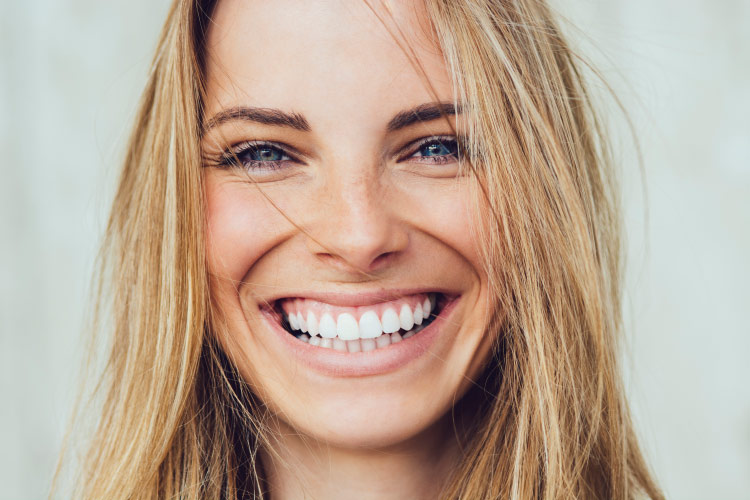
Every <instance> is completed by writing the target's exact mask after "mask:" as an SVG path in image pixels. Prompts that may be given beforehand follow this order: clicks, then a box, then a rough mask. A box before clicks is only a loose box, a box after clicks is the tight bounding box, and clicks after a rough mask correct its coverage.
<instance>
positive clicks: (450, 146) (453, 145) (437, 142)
mask: <svg viewBox="0 0 750 500" xmlns="http://www.w3.org/2000/svg"><path fill="white" fill-rule="evenodd" d="M409 151H410V153H407V154H406V155H405V156H404V157H403V158H402V161H404V160H412V159H413V160H416V161H418V162H421V163H449V162H455V161H458V159H459V157H460V154H461V152H460V148H459V145H458V140H456V138H455V137H428V138H427V139H423V140H421V141H418V142H417V144H416V146H415V147H413V148H409Z"/></svg>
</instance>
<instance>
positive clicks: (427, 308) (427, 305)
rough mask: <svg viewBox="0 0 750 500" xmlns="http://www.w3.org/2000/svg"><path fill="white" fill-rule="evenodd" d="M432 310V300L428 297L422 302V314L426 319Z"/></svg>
mask: <svg viewBox="0 0 750 500" xmlns="http://www.w3.org/2000/svg"><path fill="white" fill-rule="evenodd" d="M431 312H432V302H431V301H430V297H427V298H426V299H424V302H422V315H423V316H424V319H427V318H429V317H430V313H431Z"/></svg>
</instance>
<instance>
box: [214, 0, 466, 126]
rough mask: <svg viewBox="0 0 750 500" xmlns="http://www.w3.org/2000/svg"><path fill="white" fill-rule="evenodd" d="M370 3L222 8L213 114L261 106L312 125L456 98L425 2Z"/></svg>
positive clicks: (278, 1)
mask: <svg viewBox="0 0 750 500" xmlns="http://www.w3.org/2000/svg"><path fill="white" fill-rule="evenodd" d="M368 3H369V4H370V5H369V6H368ZM368 3H366V2H365V1H364V0H362V1H360V0H324V1H310V0H273V1H266V0H263V1H261V0H256V1H248V0H223V1H219V2H218V5H217V7H216V10H215V11H214V13H213V16H212V18H213V23H212V24H211V27H210V28H209V32H208V37H207V41H206V42H207V43H206V51H207V53H206V73H207V78H208V81H207V90H208V96H207V103H206V105H207V111H208V115H209V116H210V115H211V114H213V113H214V112H216V111H218V110H220V109H223V108H227V107H230V106H235V105H252V106H261V107H274V108H279V109H284V110H294V111H296V112H301V113H303V114H305V115H306V116H307V117H308V119H309V120H310V121H311V122H313V123H314V122H316V121H318V122H325V120H326V119H336V118H335V117H337V116H338V117H339V118H340V116H341V115H340V113H346V114H348V115H357V114H360V115H362V117H363V118H364V117H368V118H370V119H375V118H377V117H380V116H382V117H383V119H387V118H386V117H390V116H391V115H392V114H393V112H395V111H399V110H401V109H404V108H408V107H410V106H413V105H415V104H419V103H422V102H429V101H434V100H436V99H437V100H452V99H453V92H452V87H451V83H450V78H449V75H448V73H447V70H446V67H445V64H444V61H443V57H442V54H441V53H440V50H439V48H438V47H437V45H436V44H435V42H434V40H432V36H431V34H430V33H431V31H430V29H429V22H428V20H427V16H426V12H425V10H424V6H423V5H422V3H421V2H418V1H388V2H385V1H384V2H379V1H370V2H368ZM415 62H417V63H418V64H419V66H421V67H422V68H423V70H424V75H422V74H421V70H418V69H417V66H416V65H415ZM425 76H426V77H427V78H428V79H429V84H428V83H427V81H426V80H425ZM431 88H432V90H434V91H435V94H436V95H433V93H432V92H431ZM332 117H333V118H332Z"/></svg>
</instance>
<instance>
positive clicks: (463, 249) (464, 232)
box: [410, 178, 484, 280]
mask: <svg viewBox="0 0 750 500" xmlns="http://www.w3.org/2000/svg"><path fill="white" fill-rule="evenodd" d="M473 182H474V181H472V180H470V179H468V178H461V179H456V180H455V183H454V184H452V185H450V186H448V187H446V186H440V187H439V188H436V187H430V186H423V187H421V188H413V189H411V190H410V199H411V200H413V202H414V203H416V204H417V205H418V207H419V210H418V212H419V222H418V223H417V225H418V227H420V228H421V229H422V230H423V231H424V232H426V233H428V234H430V235H431V236H432V237H434V238H435V239H437V240H439V241H440V242H441V244H444V245H446V246H448V247H450V248H451V249H452V250H454V251H455V252H457V253H458V254H459V255H460V256H461V258H462V259H464V260H465V261H467V263H468V264H469V266H470V267H471V269H472V270H474V271H475V273H476V277H477V278H479V279H480V280H483V279H482V276H483V274H484V271H483V269H484V266H483V262H482V252H481V246H480V245H481V241H480V238H479V237H478V234H479V232H478V231H477V229H478V228H479V227H480V224H481V217H480V212H479V210H478V209H477V206H476V203H474V201H473V200H474V196H475V192H474V191H475V188H474V184H473Z"/></svg>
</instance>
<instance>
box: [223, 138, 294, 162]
mask: <svg viewBox="0 0 750 500" xmlns="http://www.w3.org/2000/svg"><path fill="white" fill-rule="evenodd" d="M264 146H265V147H271V148H275V149H278V150H279V151H281V152H282V153H284V154H285V155H287V156H289V157H290V158H291V159H292V160H294V161H299V158H298V157H299V156H301V154H300V153H299V152H298V151H297V150H296V149H294V148H293V147H291V146H289V145H288V144H284V143H283V142H275V141H264V140H250V141H242V142H240V143H237V144H234V145H232V146H230V147H229V148H227V149H226V150H224V152H223V153H222V154H221V157H222V159H230V158H232V157H233V156H237V155H240V154H242V153H244V152H245V151H246V150H248V149H250V148H253V147H255V148H258V147H264Z"/></svg>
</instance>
